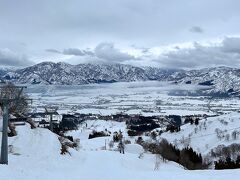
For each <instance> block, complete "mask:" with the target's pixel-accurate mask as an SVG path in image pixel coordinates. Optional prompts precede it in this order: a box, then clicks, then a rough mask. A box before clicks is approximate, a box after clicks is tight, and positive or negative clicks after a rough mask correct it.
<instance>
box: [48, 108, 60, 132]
mask: <svg viewBox="0 0 240 180" xmlns="http://www.w3.org/2000/svg"><path fill="white" fill-rule="evenodd" d="M57 110H58V107H57V106H48V107H45V113H46V115H49V116H50V131H52V132H53V115H54V114H56V113H57Z"/></svg>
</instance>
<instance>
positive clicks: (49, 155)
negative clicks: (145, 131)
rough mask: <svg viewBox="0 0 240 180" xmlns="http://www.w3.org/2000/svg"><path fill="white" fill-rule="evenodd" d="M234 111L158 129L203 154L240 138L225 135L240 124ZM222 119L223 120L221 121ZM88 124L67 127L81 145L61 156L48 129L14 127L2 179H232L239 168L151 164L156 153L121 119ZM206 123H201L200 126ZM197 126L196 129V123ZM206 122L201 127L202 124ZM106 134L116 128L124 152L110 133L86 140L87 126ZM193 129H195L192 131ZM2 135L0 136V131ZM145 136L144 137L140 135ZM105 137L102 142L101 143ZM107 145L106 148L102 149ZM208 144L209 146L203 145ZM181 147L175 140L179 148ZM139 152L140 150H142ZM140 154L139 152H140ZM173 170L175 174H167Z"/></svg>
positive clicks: (0, 173)
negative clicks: (170, 130)
mask: <svg viewBox="0 0 240 180" xmlns="http://www.w3.org/2000/svg"><path fill="white" fill-rule="evenodd" d="M239 118H240V115H239V113H231V114H226V115H223V116H219V117H214V118H208V119H207V120H202V121H200V124H199V125H198V127H197V130H195V128H196V127H195V125H190V124H187V125H184V126H182V130H181V131H180V132H178V133H163V134H162V135H161V138H166V139H168V140H169V141H170V142H173V143H174V140H175V139H177V140H179V141H180V139H181V138H182V136H184V137H188V136H189V134H190V137H191V141H190V142H189V144H190V145H191V146H192V147H193V148H194V149H196V150H197V151H199V152H201V153H203V155H204V156H205V155H208V153H209V152H210V150H211V149H213V148H215V147H216V146H218V145H220V144H225V145H229V144H231V143H239V138H237V139H236V140H233V139H232V138H231V137H230V139H229V140H226V134H228V133H229V134H231V133H232V131H234V130H235V129H236V128H238V127H239V126H240V124H239ZM222 120H224V121H222ZM86 123H87V126H86V125H85V124H84V125H82V126H81V127H80V128H79V130H77V131H71V132H68V133H67V135H72V136H73V137H74V138H80V149H79V150H75V149H69V152H70V154H65V155H60V148H61V145H60V143H59V140H58V137H57V135H55V134H53V133H52V132H50V131H49V130H47V129H42V128H37V129H30V127H29V126H28V125H26V126H20V127H17V132H18V135H17V136H15V137H10V138H9V141H10V142H9V145H10V149H9V153H10V154H9V165H8V166H4V165H1V166H0V179H4V180H15V179H24V180H32V179H36V180H38V179H39V180H42V179H45V180H50V179H59V180H63V179H66V178H67V179H71V180H78V179H88V180H96V179H99V177H101V179H109V180H110V179H131V180H134V179H136V180H139V179H149V180H153V179H159V178H160V179H166V180H171V179H176V178H178V179H194V180H197V179H206V180H207V179H211V180H221V179H226V178H229V177H231V178H237V177H239V175H240V171H239V170H224V171H214V170H211V171H210V170H199V171H188V170H184V169H183V168H182V167H181V166H180V165H178V164H176V163H174V162H163V161H162V160H159V167H158V168H157V169H156V158H157V157H156V156H155V155H153V154H151V153H148V152H144V151H143V148H142V147H141V146H140V145H138V144H135V140H136V138H137V137H134V138H131V137H128V136H127V133H126V125H125V123H124V122H112V121H101V120H91V121H87V122H86ZM204 124H205V125H204ZM200 127H201V128H200ZM205 127H206V129H205ZM216 128H219V129H220V130H222V131H223V132H224V130H227V131H225V132H224V135H225V138H222V139H221V140H220V139H219V138H217V136H216V132H215V129H216ZM105 129H107V130H108V131H110V132H111V133H113V132H114V131H119V130H121V131H122V132H123V135H124V138H125V140H130V141H131V144H128V145H126V152H125V154H120V153H119V152H118V151H117V147H116V144H115V145H114V146H113V147H109V145H108V143H109V141H110V140H111V139H112V135H111V136H107V137H101V138H94V139H88V135H89V134H90V133H91V132H92V130H97V131H101V130H105ZM195 131H196V133H195ZM0 138H1V135H0ZM146 138H149V137H145V139H146ZM106 142H107V143H106ZM105 145H106V150H105V148H104V147H105ZM206 145H208V146H206ZM181 146H183V144H181V143H180V145H178V147H181ZM142 153H143V154H142ZM140 154H142V155H141V156H140ZM173 173H174V176H172V174H173Z"/></svg>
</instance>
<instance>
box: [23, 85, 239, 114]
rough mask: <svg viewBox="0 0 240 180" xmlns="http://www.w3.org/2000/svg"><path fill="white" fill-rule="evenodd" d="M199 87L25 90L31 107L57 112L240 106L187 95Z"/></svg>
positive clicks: (212, 109)
mask: <svg viewBox="0 0 240 180" xmlns="http://www.w3.org/2000/svg"><path fill="white" fill-rule="evenodd" d="M200 89H206V87H204V86H195V85H185V84H180V85H175V84H170V83H166V82H157V81H149V82H127V83H122V82H121V83H112V84H90V85H79V86H54V85H49V86H46V85H30V86H28V89H27V91H28V92H29V94H30V97H31V98H33V105H32V106H33V109H34V108H36V107H37V108H38V109H39V108H41V107H43V106H45V105H55V106H58V107H59V112H60V113H66V112H80V113H94V114H103V115H109V114H115V113H119V112H125V113H127V114H140V113H141V114H144V115H159V114H163V115H168V114H179V115H188V114H215V113H216V112H230V111H234V110H238V109H239V108H240V103H239V101H238V100H237V99H227V100H225V99H214V100H212V99H211V98H210V97H203V96H188V94H190V93H194V92H197V91H198V90H200ZM172 94H179V95H178V96H175V95H174V96H173V95H172Z"/></svg>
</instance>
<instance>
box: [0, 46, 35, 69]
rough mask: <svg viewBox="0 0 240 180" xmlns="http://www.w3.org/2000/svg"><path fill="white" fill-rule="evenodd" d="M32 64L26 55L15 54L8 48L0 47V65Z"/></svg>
mask: <svg viewBox="0 0 240 180" xmlns="http://www.w3.org/2000/svg"><path fill="white" fill-rule="evenodd" d="M31 64H33V62H31V61H30V60H29V59H28V58H27V56H26V55H23V54H17V53H14V52H13V51H11V50H9V49H0V65H3V66H19V67H20V66H28V65H31Z"/></svg>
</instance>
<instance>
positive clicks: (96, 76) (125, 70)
mask: <svg viewBox="0 0 240 180" xmlns="http://www.w3.org/2000/svg"><path fill="white" fill-rule="evenodd" d="M0 76H2V79H5V80H11V81H13V82H15V83H29V84H39V83H41V84H58V85H61V84H64V85H77V84H89V83H103V82H130V81H147V80H158V81H173V82H176V83H180V84H199V85H205V86H209V87H211V90H210V91H209V92H214V93H215V92H221V93H228V92H232V91H234V92H237V91H239V90H240V81H239V79H240V69H237V68H229V67H216V68H205V69H200V70H190V71H186V70H167V69H161V68H155V67H135V66H130V65H123V64H79V65H70V64H67V63H62V62H60V63H53V62H43V63H40V64H36V65H34V66H30V67H27V68H24V69H19V70H15V71H11V72H7V71H6V70H3V71H1V70H0Z"/></svg>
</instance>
